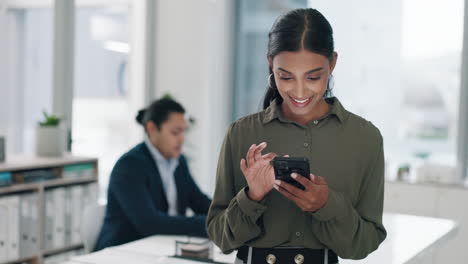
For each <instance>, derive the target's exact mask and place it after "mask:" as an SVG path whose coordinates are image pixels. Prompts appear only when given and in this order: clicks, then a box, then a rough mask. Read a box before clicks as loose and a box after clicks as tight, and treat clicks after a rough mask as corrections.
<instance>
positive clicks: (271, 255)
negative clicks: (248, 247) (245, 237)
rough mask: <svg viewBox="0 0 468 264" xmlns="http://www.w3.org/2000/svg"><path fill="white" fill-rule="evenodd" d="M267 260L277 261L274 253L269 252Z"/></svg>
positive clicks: (271, 262) (268, 261)
mask: <svg viewBox="0 0 468 264" xmlns="http://www.w3.org/2000/svg"><path fill="white" fill-rule="evenodd" d="M266 262H267V263H268V264H274V263H276V256H275V255H273V254H268V256H267V257H266Z"/></svg>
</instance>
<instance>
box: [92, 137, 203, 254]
mask: <svg viewBox="0 0 468 264" xmlns="http://www.w3.org/2000/svg"><path fill="white" fill-rule="evenodd" d="M174 177H175V184H176V189H177V202H178V206H177V207H178V216H169V215H168V214H167V212H168V203H167V200H166V194H165V191H164V187H163V184H162V180H161V177H160V174H159V171H158V168H157V165H156V162H155V160H154V159H153V156H152V155H151V153H150V151H149V149H148V147H147V146H146V145H145V143H141V144H138V145H137V146H135V147H134V148H133V149H131V150H130V151H129V152H127V153H125V154H124V155H123V156H122V157H121V158H120V159H119V160H118V161H117V163H116V165H115V166H114V169H113V170H112V174H111V177H110V183H109V189H108V195H107V208H106V214H105V218H104V223H103V226H102V228H101V232H100V234H99V237H98V240H97V242H96V246H95V250H100V249H103V248H106V247H109V246H115V245H120V244H123V243H127V242H130V241H134V240H137V239H140V238H144V237H147V236H151V235H155V234H166V235H193V236H203V237H206V236H207V234H206V226H205V220H206V214H207V213H208V208H209V206H210V203H211V200H210V199H209V198H208V197H207V196H205V195H204V194H203V193H202V192H201V191H200V189H199V188H198V186H197V185H196V184H195V182H194V180H193V178H192V176H191V175H190V172H189V169H188V166H187V161H186V160H185V157H184V156H183V155H182V156H181V157H180V159H179V165H178V166H177V168H176V170H175V172H174ZM187 208H191V209H192V210H193V211H194V212H195V215H194V216H192V217H186V216H185V212H186V209H187Z"/></svg>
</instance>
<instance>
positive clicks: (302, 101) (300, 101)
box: [293, 98, 310, 104]
mask: <svg viewBox="0 0 468 264" xmlns="http://www.w3.org/2000/svg"><path fill="white" fill-rule="evenodd" d="M309 99H310V98H307V99H305V100H296V99H294V98H293V100H294V101H296V102H298V103H300V104H303V103H305V102H307V101H309Z"/></svg>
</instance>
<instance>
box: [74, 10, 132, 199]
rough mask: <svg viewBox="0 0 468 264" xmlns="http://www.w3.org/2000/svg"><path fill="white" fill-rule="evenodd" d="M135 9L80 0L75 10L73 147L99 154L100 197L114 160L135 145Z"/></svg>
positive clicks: (103, 192)
mask: <svg viewBox="0 0 468 264" xmlns="http://www.w3.org/2000/svg"><path fill="white" fill-rule="evenodd" d="M108 2H109V1H108ZM131 8H132V7H131V5H130V4H122V3H112V1H111V2H109V3H107V4H105V5H92V6H90V5H79V2H78V3H77V6H76V9H75V14H76V15H75V84H74V97H73V110H72V112H73V118H72V120H73V124H72V151H73V153H74V154H77V155H82V156H92V157H98V158H99V176H100V180H99V181H100V194H101V196H102V197H104V196H105V194H106V190H107V184H108V181H109V176H110V173H111V170H112V168H113V166H114V165H115V162H116V161H117V160H118V158H119V157H120V156H121V155H122V154H123V153H125V152H126V151H128V150H129V149H130V148H131V147H132V146H133V145H135V144H136V142H134V141H133V140H132V135H131V134H132V132H133V131H134V130H135V129H138V127H137V124H136V122H135V121H134V120H135V114H136V113H134V110H133V109H132V107H131V104H130V100H129V99H130V98H129V89H130V88H129V85H128V75H129V74H128V73H129V70H128V68H129V54H130V52H131V47H130V33H131V32H130V28H131V22H130V21H131V19H130V14H131Z"/></svg>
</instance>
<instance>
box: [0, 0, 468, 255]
mask: <svg viewBox="0 0 468 264" xmlns="http://www.w3.org/2000/svg"><path fill="white" fill-rule="evenodd" d="M300 7H314V8H317V9H318V10H320V11H321V12H322V13H323V14H324V15H325V16H326V17H327V18H328V19H329V21H330V23H331V24H332V27H333V29H334V36H335V46H336V50H337V52H338V54H339V57H338V64H337V67H336V70H335V72H334V80H335V82H334V83H335V86H334V90H333V92H334V94H335V95H336V96H337V97H338V98H339V99H340V101H341V102H342V103H343V105H344V106H345V107H346V108H347V109H348V110H349V111H351V112H354V113H356V114H358V115H361V116H363V117H364V118H366V119H368V120H370V121H372V122H373V123H374V124H375V125H376V126H377V127H378V128H379V129H380V131H381V133H382V135H383V137H384V141H385V155H386V178H387V189H386V201H385V203H386V204H385V210H386V211H389V212H400V213H407V214H414V215H425V216H438V217H445V218H451V219H456V220H457V221H459V222H460V224H461V228H460V230H459V232H458V235H457V237H456V238H455V239H453V241H450V243H447V245H444V246H441V247H440V248H437V249H436V250H434V252H433V253H431V254H430V255H428V256H426V258H425V262H424V263H455V262H458V263H462V262H463V261H464V260H465V259H467V258H468V252H467V251H466V250H463V246H462V245H463V244H466V243H468V231H466V229H467V228H468V213H466V212H465V211H466V210H464V208H462V207H463V206H464V205H463V204H464V203H465V202H467V201H468V189H466V179H467V172H466V164H467V154H466V153H467V151H468V146H467V145H468V144H467V142H468V130H467V129H466V115H467V112H466V111H465V110H464V109H466V105H467V104H468V96H467V91H465V92H464V93H463V92H462V90H461V87H463V89H468V87H467V86H463V85H462V81H463V80H462V76H463V75H462V54H463V48H464V46H463V38H464V24H466V22H464V21H465V20H464V10H465V1H464V0H450V1H437V0H398V1H394V0H391V1H390V0H386V1H384V0H378V1H376V0H373V1H370V0H357V1H344V0H340V1H326V0H316V1H314V0H310V1H307V0H255V1H249V0H235V1H234V0H229V1H228V0H197V1H188V0H157V1H156V0H154V1H152V0H75V1H72V0H56V1H52V0H0V36H1V41H0V134H1V135H4V136H5V138H6V140H7V144H6V147H7V149H6V150H7V151H6V152H7V156H11V155H18V154H31V155H32V154H34V153H35V149H34V146H35V142H34V140H35V137H34V131H35V127H36V126H37V122H38V121H39V120H40V119H41V118H42V110H43V109H46V110H47V111H49V112H54V113H57V114H60V115H62V116H64V117H65V120H66V121H65V122H66V126H67V128H68V130H69V136H70V138H69V150H70V151H71V152H72V153H73V154H75V155H79V156H89V157H96V158H98V161H99V197H100V200H101V201H103V202H105V199H106V190H107V184H108V180H109V175H110V171H111V169H112V167H113V165H114V163H115V162H116V160H117V159H118V157H119V156H120V155H122V154H123V153H124V152H125V151H127V150H128V149H130V148H131V147H132V146H134V145H135V144H136V143H138V142H140V141H142V139H143V131H142V128H141V127H140V126H138V125H137V123H136V122H135V116H136V113H137V111H138V110H139V109H141V108H143V107H144V106H146V105H147V104H148V103H149V102H151V101H152V100H153V99H155V98H158V97H160V96H161V95H163V94H166V93H170V94H171V95H172V96H173V97H174V98H175V99H176V100H178V101H180V102H181V103H182V104H183V105H184V106H185V107H186V110H187V112H188V114H189V115H191V116H193V117H194V118H195V119H196V123H195V125H194V127H192V129H191V130H190V132H189V135H188V139H187V142H186V145H185V153H186V154H187V156H188V157H189V161H190V166H191V167H190V168H191V172H192V174H193V175H194V177H195V178H196V180H197V181H198V183H199V184H200V186H201V188H202V189H203V190H204V191H205V192H207V193H209V194H212V192H213V189H214V177H215V168H216V165H217V156H218V152H219V148H220V145H221V142H222V140H223V137H224V133H225V129H226V128H227V126H228V125H229V123H230V122H232V121H233V120H235V119H237V118H239V117H241V116H244V115H247V114H250V113H254V112H257V111H259V110H260V109H261V100H262V96H263V94H264V92H265V89H266V86H267V81H266V80H267V75H268V74H267V70H268V68H267V60H266V45H267V35H268V31H269V29H270V27H271V25H272V23H273V21H274V19H275V18H276V17H277V16H278V15H280V14H281V13H283V12H285V11H287V10H289V9H292V8H300ZM465 46H466V44H465ZM466 47H468V46H466ZM465 52H466V50H465ZM463 120H465V121H463ZM252 143H254V142H252Z"/></svg>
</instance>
